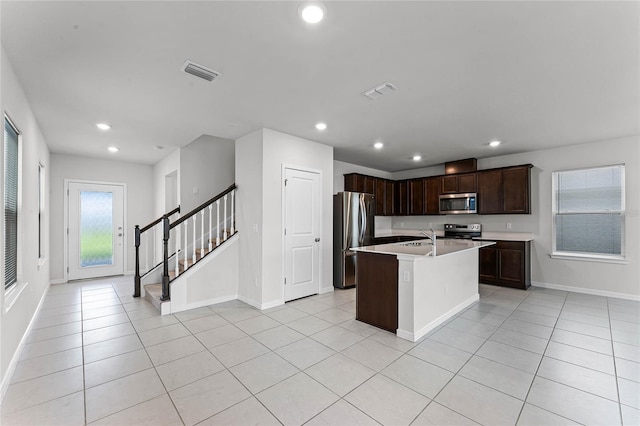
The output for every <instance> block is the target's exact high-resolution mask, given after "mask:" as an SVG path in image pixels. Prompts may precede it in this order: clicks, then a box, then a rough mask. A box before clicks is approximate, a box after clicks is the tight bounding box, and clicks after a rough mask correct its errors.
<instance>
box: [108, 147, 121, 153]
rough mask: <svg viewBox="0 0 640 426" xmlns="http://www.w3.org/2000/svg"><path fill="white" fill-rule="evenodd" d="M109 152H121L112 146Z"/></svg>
mask: <svg viewBox="0 0 640 426" xmlns="http://www.w3.org/2000/svg"><path fill="white" fill-rule="evenodd" d="M107 149H108V150H109V152H118V151H120V150H119V149H118V148H116V147H115V146H110V147H109V148H107Z"/></svg>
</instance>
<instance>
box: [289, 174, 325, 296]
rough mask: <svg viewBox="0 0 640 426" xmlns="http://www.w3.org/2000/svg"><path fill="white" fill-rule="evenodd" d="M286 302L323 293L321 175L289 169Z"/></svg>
mask: <svg viewBox="0 0 640 426" xmlns="http://www.w3.org/2000/svg"><path fill="white" fill-rule="evenodd" d="M284 198H285V203H284V204H285V212H284V215H285V218H284V219H285V236H284V240H285V244H284V246H285V286H284V300H285V301H288V300H293V299H299V298H300V297H305V296H310V295H312V294H316V293H318V291H319V289H320V175H319V174H318V173H313V172H309V171H303V170H296V169H288V168H287V169H285V189H284Z"/></svg>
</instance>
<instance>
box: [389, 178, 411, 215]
mask: <svg viewBox="0 0 640 426" xmlns="http://www.w3.org/2000/svg"><path fill="white" fill-rule="evenodd" d="M394 184H395V185H394V186H395V188H394V191H395V193H394V195H395V197H394V199H395V200H394V213H393V214H395V215H398V216H406V215H407V214H409V210H408V206H409V199H408V196H407V180H398V181H395V182H394Z"/></svg>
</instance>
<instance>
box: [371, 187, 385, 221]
mask: <svg viewBox="0 0 640 426" xmlns="http://www.w3.org/2000/svg"><path fill="white" fill-rule="evenodd" d="M385 189H386V188H385V184H384V179H375V192H374V195H375V196H376V198H375V202H376V216H384V215H385V213H386V212H385V202H384V198H385Z"/></svg>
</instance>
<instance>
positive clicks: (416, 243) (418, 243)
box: [400, 241, 431, 247]
mask: <svg viewBox="0 0 640 426" xmlns="http://www.w3.org/2000/svg"><path fill="white" fill-rule="evenodd" d="M400 245H401V246H407V247H419V246H430V245H431V243H430V242H425V241H411V242H408V243H402V244H400Z"/></svg>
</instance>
